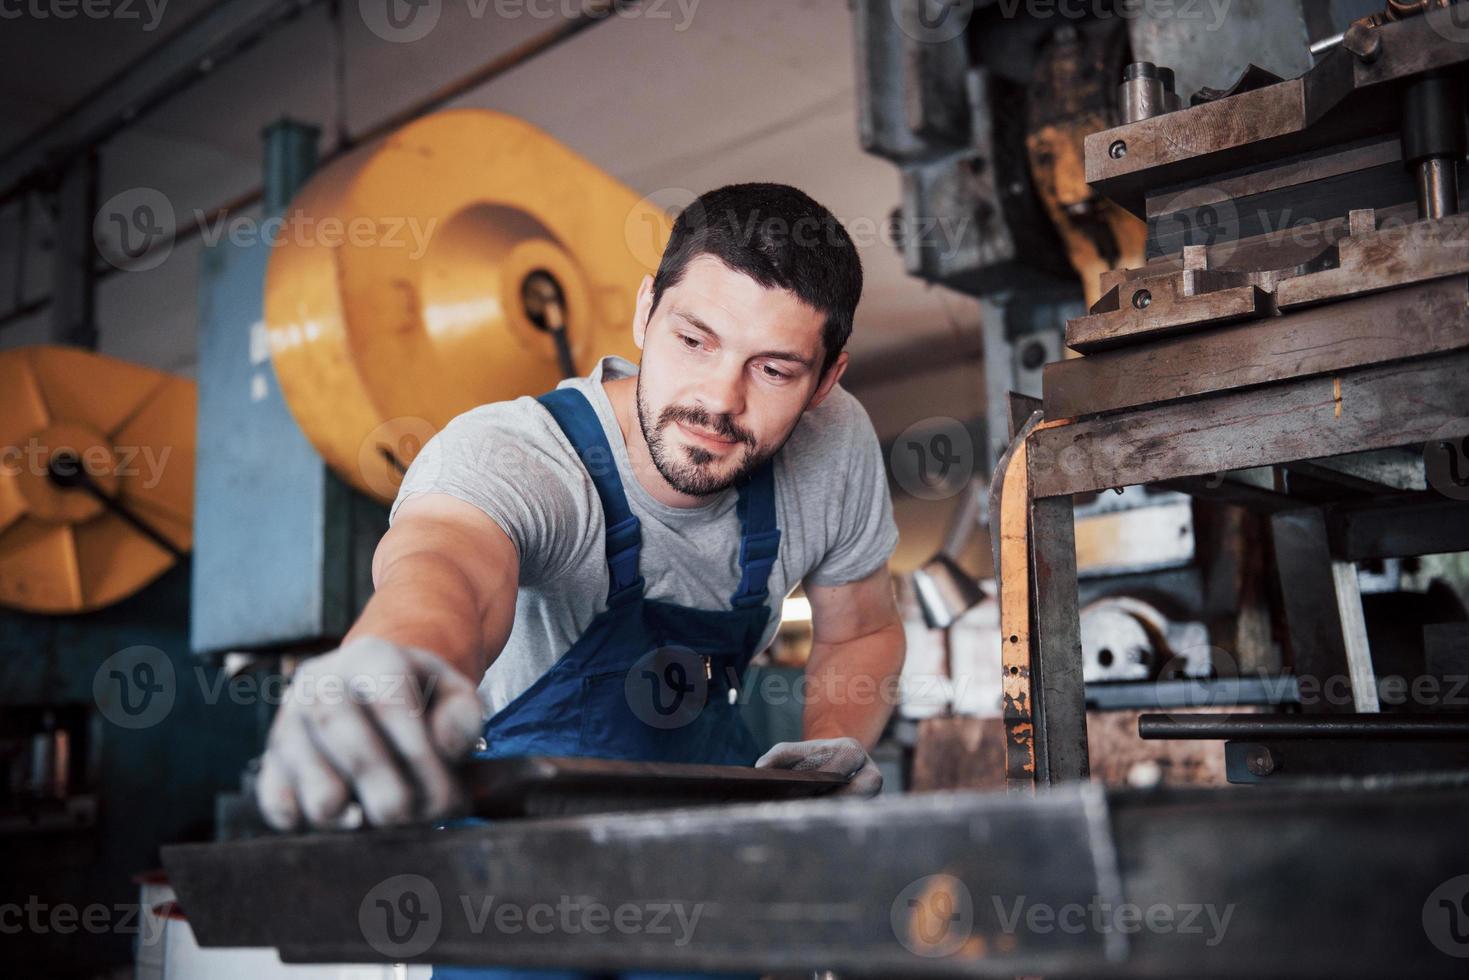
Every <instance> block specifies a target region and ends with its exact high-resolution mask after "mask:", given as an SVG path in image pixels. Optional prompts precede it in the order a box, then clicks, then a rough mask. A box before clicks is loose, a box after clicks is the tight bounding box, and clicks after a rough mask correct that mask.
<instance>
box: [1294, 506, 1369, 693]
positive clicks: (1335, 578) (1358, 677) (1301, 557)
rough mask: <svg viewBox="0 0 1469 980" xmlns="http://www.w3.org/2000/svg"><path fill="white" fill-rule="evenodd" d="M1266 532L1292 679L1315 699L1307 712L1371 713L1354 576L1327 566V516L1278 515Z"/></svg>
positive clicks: (1345, 566)
mask: <svg viewBox="0 0 1469 980" xmlns="http://www.w3.org/2000/svg"><path fill="white" fill-rule="evenodd" d="M1271 531H1272V534H1273V536H1274V540H1275V563H1276V571H1277V574H1278V575H1279V577H1280V593H1281V598H1282V599H1283V601H1284V604H1285V618H1286V622H1287V624H1288V625H1289V627H1290V650H1291V653H1292V654H1293V656H1294V657H1295V670H1296V676H1297V677H1298V678H1300V679H1301V681H1302V683H1303V685H1307V686H1309V689H1310V691H1311V695H1312V696H1308V697H1305V698H1303V702H1302V705H1303V707H1304V709H1305V710H1306V711H1307V712H1332V713H1346V712H1348V711H1353V710H1355V711H1376V710H1377V707H1378V706H1377V687H1376V684H1375V683H1374V681H1373V678H1372V675H1371V657H1370V654H1369V653H1368V652H1367V636H1366V626H1365V623H1364V622H1363V620H1362V597H1361V593H1360V591H1358V589H1357V580H1356V569H1355V567H1354V566H1353V565H1351V564H1349V563H1344V562H1339V561H1334V560H1333V559H1332V557H1331V548H1330V545H1329V543H1328V538H1327V532H1326V518H1325V515H1324V514H1323V513H1322V511H1321V510H1319V509H1316V508H1311V509H1307V510H1296V511H1287V512H1284V513H1280V514H1276V515H1275V516H1274V517H1273V518H1272V519H1271ZM1364 661H1365V663H1364ZM1307 679H1309V680H1307ZM1343 684H1346V685H1348V686H1347V687H1345V688H1344V687H1343Z"/></svg>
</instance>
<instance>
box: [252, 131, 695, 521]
mask: <svg viewBox="0 0 1469 980" xmlns="http://www.w3.org/2000/svg"><path fill="white" fill-rule="evenodd" d="M284 218H285V220H284V223H283V227H282V234H281V236H280V240H279V241H278V243H277V244H276V246H275V247H274V248H273V250H272V254H271V259H270V266H269V272H268V274H267V277H266V285H265V316H266V322H267V326H268V329H269V338H270V352H271V358H272V360H273V362H274V365H275V372H276V376H277V378H278V379H279V382H280V385H281V389H282V392H283V394H284V395H285V398H286V401H287V403H288V404H289V405H290V408H291V413H292V414H293V415H294V416H295V418H296V421H297V422H298V424H299V425H300V426H301V428H302V430H303V431H304V432H305V433H306V435H307V437H308V438H309V439H310V440H311V442H312V444H313V445H314V446H315V447H316V449H317V450H318V451H319V452H320V453H321V454H322V456H323V458H325V459H326V461H327V462H328V463H329V464H330V465H331V467H332V468H333V469H334V470H335V471H336V472H337V473H338V474H339V475H341V476H342V477H343V478H344V479H345V480H347V481H348V482H349V483H351V484H352V485H353V486H355V487H357V488H358V489H359V490H362V491H363V492H365V493H367V494H369V495H371V496H373V497H375V498H377V499H378V500H382V501H385V502H386V501H391V500H392V499H393V496H394V495H395V493H396V492H397V488H398V484H399V482H400V480H401V477H402V471H403V468H405V467H406V466H407V465H408V464H409V463H410V462H411V461H412V459H413V457H414V456H415V455H416V454H417V452H418V450H419V449H420V448H421V446H422V444H423V443H424V442H425V441H426V440H427V439H428V438H429V437H430V436H431V435H432V434H433V433H434V432H436V431H437V430H438V429H439V428H441V427H442V426H443V425H445V424H446V423H447V422H448V421H449V420H450V419H452V418H453V417H454V416H455V415H458V414H460V413H461V412H464V411H466V410H468V409H470V408H473V407H474V406H476V405H480V404H483V403H485V402H491V401H499V400H504V399H510V398H515V397H518V396H521V395H537V394H540V393H541V392H544V391H547V390H549V389H551V388H553V387H555V385H556V383H557V382H558V381H559V380H560V378H561V372H560V370H559V369H558V362H557V353H556V346H555V343H554V341H553V339H552V337H551V335H550V334H549V333H548V332H547V331H545V330H543V329H542V328H541V327H538V326H537V325H536V324H535V323H533V322H532V321H531V320H530V319H529V318H528V317H527V315H526V312H525V308H524V303H523V301H522V287H523V284H524V282H525V280H526V278H527V276H528V275H529V274H530V273H532V272H536V271H543V272H548V273H549V274H550V275H551V276H552V277H553V278H554V279H555V280H556V282H557V283H558V284H559V285H560V287H561V290H562V293H563V295H564V308H565V313H566V324H567V336H568V339H569V342H570V347H571V353H572V356H573V359H574V362H575V365H576V367H577V369H578V370H579V371H586V370H589V369H590V367H591V365H592V364H593V363H594V362H595V359H596V358H598V357H600V356H602V355H604V354H622V355H624V356H628V357H635V356H636V348H635V347H634V345H633V341H632V329H631V325H632V317H633V311H634V307H635V302H636V295H637V288H638V284H639V282H640V281H641V279H642V277H643V275H644V274H647V273H651V272H653V271H654V270H655V269H656V265H657V262H658V258H659V256H660V255H661V253H662V248H663V244H664V242H665V241H666V240H667V236H668V230H669V221H668V217H667V215H666V214H664V213H663V211H662V210H661V209H659V208H658V207H656V206H654V205H653V204H651V203H650V202H648V201H647V200H645V199H640V198H639V197H638V195H637V194H635V193H633V192H632V191H631V190H629V189H628V188H627V187H625V186H623V185H622V184H620V183H618V182H617V181H616V180H614V179H613V178H611V177H609V176H608V175H607V174H605V173H603V172H602V171H601V170H599V169H598V168H597V167H595V166H593V165H592V164H591V163H589V162H588V161H587V160H585V159H583V158H582V157H580V156H578V155H577V154H575V153H573V152H572V151H571V150H569V149H567V148H566V147H565V146H563V145H561V144H560V143H558V142H557V141H556V140H554V139H552V138H551V137H550V136H548V135H546V134H545V133H544V132H542V131H541V130H539V129H537V128H535V127H534V126H531V125H529V124H528V123H525V122H523V121H521V120H519V119H515V118H513V117H511V116H507V115H504V114H502V113H498V112H489V111H482V110H454V111H449V112H442V113H438V114H435V115H432V116H428V117H425V118H423V119H421V120H418V121H416V122H413V123H411V124H409V125H407V126H405V127H403V128H402V129H401V130H398V131H397V132H395V133H394V134H393V135H391V136H389V137H388V138H387V139H386V140H384V141H383V142H382V143H381V144H377V145H374V146H370V147H365V148H363V149H360V150H358V151H355V152H353V153H351V154H349V155H347V156H345V157H343V158H342V159H340V160H338V161H336V162H335V163H333V164H331V165H329V166H327V167H325V168H324V169H322V170H321V171H320V172H319V173H317V174H316V175H315V176H314V177H313V178H312V179H311V181H310V182H309V183H308V184H307V185H306V187H305V188H304V189H303V190H302V191H301V193H300V194H298V195H297V197H296V199H295V200H294V201H292V203H291V206H290V208H289V209H288V210H287V213H286V215H285V216H284Z"/></svg>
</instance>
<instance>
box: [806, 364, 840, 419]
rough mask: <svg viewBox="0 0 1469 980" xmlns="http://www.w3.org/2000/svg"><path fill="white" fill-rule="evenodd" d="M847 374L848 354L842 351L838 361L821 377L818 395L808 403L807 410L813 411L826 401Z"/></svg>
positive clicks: (817, 388) (817, 390)
mask: <svg viewBox="0 0 1469 980" xmlns="http://www.w3.org/2000/svg"><path fill="white" fill-rule="evenodd" d="M846 373H847V352H846V351H842V352H841V353H840V354H838V355H837V359H836V360H835V361H833V362H832V365H831V367H829V368H827V369H826V372H825V373H824V374H822V375H821V383H820V384H818V385H817V386H816V393H815V394H814V395H812V396H811V400H810V401H809V402H807V403H806V408H807V409H808V410H809V409H813V408H815V407H816V406H817V405H820V404H821V403H822V402H824V401H826V396H827V395H829V394H831V390H832V389H833V388H835V387H836V384H837V382H838V381H840V380H842V375H843V374H846Z"/></svg>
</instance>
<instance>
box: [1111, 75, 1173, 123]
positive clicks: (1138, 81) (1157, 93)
mask: <svg viewBox="0 0 1469 980" xmlns="http://www.w3.org/2000/svg"><path fill="white" fill-rule="evenodd" d="M1121 95H1122V97H1121V99H1120V102H1121V104H1122V121H1123V122H1124V123H1135V122H1139V121H1140V120H1143V119H1151V118H1152V117H1154V116H1160V115H1162V114H1163V113H1164V112H1167V111H1168V110H1167V97H1168V92H1167V91H1166V90H1165V88H1164V86H1163V79H1162V78H1161V77H1159V71H1158V66H1156V65H1154V64H1153V63H1152V62H1149V61H1135V62H1133V63H1132V64H1130V65H1128V66H1127V68H1126V70H1125V71H1124V73H1123V76H1122V93H1121Z"/></svg>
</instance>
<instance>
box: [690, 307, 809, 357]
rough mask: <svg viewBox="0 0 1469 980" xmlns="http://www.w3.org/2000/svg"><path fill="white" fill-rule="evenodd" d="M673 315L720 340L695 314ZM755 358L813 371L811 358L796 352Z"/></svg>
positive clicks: (771, 352) (773, 352)
mask: <svg viewBox="0 0 1469 980" xmlns="http://www.w3.org/2000/svg"><path fill="white" fill-rule="evenodd" d="M673 315H674V316H676V317H678V318H679V319H681V320H683V321H684V322H685V323H687V324H688V325H689V326H691V327H693V328H694V329H695V330H698V331H700V332H702V333H706V334H708V335H709V336H711V337H713V338H714V339H715V340H718V339H719V334H718V333H716V332H715V331H714V328H713V327H711V326H709V324H707V323H705V322H704V321H703V320H701V319H699V318H698V317H697V316H695V315H694V314H692V313H690V312H688V311H687V310H679V309H675V310H674V311H673ZM755 356H756V357H763V358H766V359H768V360H772V361H789V362H790V363H792V364H799V365H801V366H802V367H803V368H806V369H807V370H808V371H809V370H810V369H811V366H812V363H813V362H812V359H811V358H809V357H806V356H805V355H803V354H798V353H796V352H795V351H788V350H767V351H761V352H760V353H758V354H756V355H755Z"/></svg>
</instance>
